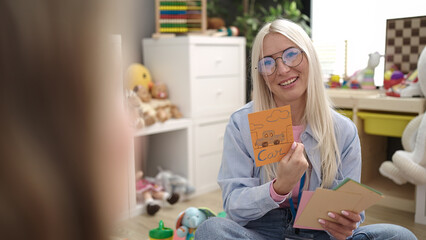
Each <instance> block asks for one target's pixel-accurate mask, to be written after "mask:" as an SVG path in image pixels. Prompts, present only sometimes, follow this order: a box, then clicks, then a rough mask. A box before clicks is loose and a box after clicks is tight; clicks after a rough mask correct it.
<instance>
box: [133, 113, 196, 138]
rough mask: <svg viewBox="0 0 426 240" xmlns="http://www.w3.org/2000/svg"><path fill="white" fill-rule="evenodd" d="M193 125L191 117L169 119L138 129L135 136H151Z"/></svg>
mask: <svg viewBox="0 0 426 240" xmlns="http://www.w3.org/2000/svg"><path fill="white" fill-rule="evenodd" d="M191 125H192V120H191V119H189V118H181V119H169V120H167V121H166V122H164V123H161V122H156V123H155V124H153V125H151V126H149V127H146V128H143V129H141V130H138V131H136V132H135V134H134V136H135V137H141V136H149V135H153V134H158V133H164V132H169V131H175V130H181V129H185V128H188V127H189V126H191Z"/></svg>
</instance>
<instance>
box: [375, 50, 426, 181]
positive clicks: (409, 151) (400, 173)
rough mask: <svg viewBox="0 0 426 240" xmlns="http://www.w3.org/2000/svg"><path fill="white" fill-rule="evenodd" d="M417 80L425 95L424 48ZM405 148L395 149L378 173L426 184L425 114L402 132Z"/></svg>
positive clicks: (398, 179) (425, 51)
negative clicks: (389, 159)
mask: <svg viewBox="0 0 426 240" xmlns="http://www.w3.org/2000/svg"><path fill="white" fill-rule="evenodd" d="M417 69H418V79H419V80H418V82H419V84H420V88H421V90H422V92H423V95H426V48H424V49H423V51H422V53H421V54H420V58H419V61H418V64H417ZM402 145H403V147H404V149H405V150H401V151H396V152H395V154H394V155H393V156H392V162H391V161H386V162H384V163H382V165H381V166H380V169H379V171H380V173H381V174H382V175H383V176H386V177H388V178H390V179H392V180H393V181H394V182H395V183H397V184H404V183H406V182H407V181H408V182H411V183H413V184H418V185H423V184H426V152H425V151H426V150H425V149H426V115H425V114H421V115H419V116H417V117H416V118H414V119H413V120H411V121H410V123H409V124H408V125H407V127H406V128H405V130H404V133H403V134H402Z"/></svg>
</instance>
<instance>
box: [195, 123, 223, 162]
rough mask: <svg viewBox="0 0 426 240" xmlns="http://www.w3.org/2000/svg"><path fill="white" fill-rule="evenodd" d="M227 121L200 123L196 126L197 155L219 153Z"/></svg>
mask: <svg viewBox="0 0 426 240" xmlns="http://www.w3.org/2000/svg"><path fill="white" fill-rule="evenodd" d="M227 124H228V121H227V120H226V121H222V122H214V123H208V124H201V125H199V126H197V131H196V132H197V135H196V139H195V142H196V144H197V150H198V156H203V155H206V154H212V153H220V154H222V149H223V136H224V135H225V129H226V125H227Z"/></svg>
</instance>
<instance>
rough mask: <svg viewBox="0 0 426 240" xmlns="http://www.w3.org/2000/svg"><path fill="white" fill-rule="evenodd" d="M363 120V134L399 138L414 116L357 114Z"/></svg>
mask: <svg viewBox="0 0 426 240" xmlns="http://www.w3.org/2000/svg"><path fill="white" fill-rule="evenodd" d="M357 116H358V117H360V118H361V119H363V120H364V132H366V133H368V134H373V135H380V136H387V137H401V136H402V133H403V132H404V129H405V127H406V126H407V124H408V122H410V121H411V119H413V118H414V117H415V116H407V115H398V114H390V113H372V112H358V113H357Z"/></svg>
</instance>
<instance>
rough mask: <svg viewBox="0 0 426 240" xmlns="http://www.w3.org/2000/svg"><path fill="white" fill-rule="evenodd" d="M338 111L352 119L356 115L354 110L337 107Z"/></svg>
mask: <svg viewBox="0 0 426 240" xmlns="http://www.w3.org/2000/svg"><path fill="white" fill-rule="evenodd" d="M336 112H338V113H340V114H342V115H343V116H345V117H347V118H349V119H350V120H352V119H353V116H354V112H352V110H346V109H336Z"/></svg>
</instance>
